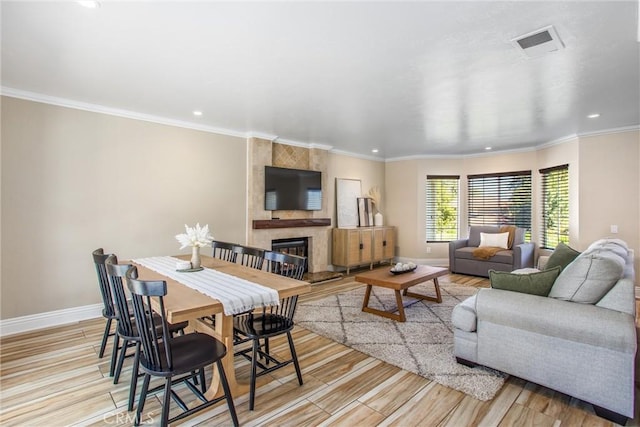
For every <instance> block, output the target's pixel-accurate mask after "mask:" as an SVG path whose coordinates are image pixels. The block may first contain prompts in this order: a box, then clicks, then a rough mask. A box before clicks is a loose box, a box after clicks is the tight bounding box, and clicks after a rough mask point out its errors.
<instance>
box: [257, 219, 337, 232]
mask: <svg viewBox="0 0 640 427" xmlns="http://www.w3.org/2000/svg"><path fill="white" fill-rule="evenodd" d="M330 226H331V218H300V219H256V220H253V229H254V230H262V229H269V228H293V227H330Z"/></svg>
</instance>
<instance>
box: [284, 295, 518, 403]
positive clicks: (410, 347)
mask: <svg viewBox="0 0 640 427" xmlns="http://www.w3.org/2000/svg"><path fill="white" fill-rule="evenodd" d="M365 289H366V287H365V286H364V285H363V286H362V287H360V288H358V289H355V290H352V291H348V292H345V293H341V294H337V295H331V296H327V297H324V298H322V299H318V300H315V301H309V302H304V303H300V304H298V308H297V311H296V315H295V321H296V323H297V324H298V325H300V326H302V327H304V328H306V329H309V330H310V331H313V332H315V333H317V334H318V335H322V336H324V337H327V338H330V339H332V340H334V341H337V342H339V343H342V344H344V345H346V346H349V347H351V348H353V349H355V350H358V351H361V352H363V353H365V354H368V355H369V356H372V357H375V358H377V359H380V360H383V361H385V362H387V363H390V364H392V365H395V366H397V367H399V368H402V369H405V370H407V371H410V372H413V373H415V374H418V375H420V376H423V377H425V378H428V379H430V380H433V381H435V382H437V383H439V384H442V385H444V386H447V387H451V388H453V389H456V390H459V391H461V392H463V393H466V394H468V395H470V396H472V397H474V398H476V399H479V400H490V399H492V398H493V397H494V396H495V394H496V393H497V392H498V391H499V390H500V388H501V387H502V385H503V384H504V381H505V378H506V374H503V373H501V372H498V371H494V370H491V369H488V368H484V367H476V368H469V367H467V366H463V365H460V364H458V363H456V360H455V356H454V355H453V327H452V324H451V311H452V310H453V307H455V305H456V304H458V303H459V302H460V301H463V300H464V299H466V298H468V297H469V296H471V295H474V294H475V293H476V292H477V290H478V289H477V288H472V287H466V286H461V285H456V284H455V283H446V282H445V283H443V282H440V289H441V292H442V303H440V304H438V303H436V302H431V301H424V300H417V299H415V298H409V297H403V300H404V302H405V305H406V304H407V303H409V304H410V305H409V306H408V307H405V314H406V317H407V321H406V322H404V323H403V322H396V321H394V320H391V319H387V318H384V317H381V316H377V315H375V314H370V313H364V312H362V300H363V298H364V292H365ZM412 291H414V292H419V293H422V294H425V295H434V290H433V284H431V282H429V283H428V284H420V285H417V286H415V287H413V288H412ZM369 306H371V307H375V308H379V309H384V310H388V309H391V308H395V307H396V304H395V296H394V293H393V291H391V290H389V289H384V288H377V287H374V288H373V292H372V293H371V298H370V300H369Z"/></svg>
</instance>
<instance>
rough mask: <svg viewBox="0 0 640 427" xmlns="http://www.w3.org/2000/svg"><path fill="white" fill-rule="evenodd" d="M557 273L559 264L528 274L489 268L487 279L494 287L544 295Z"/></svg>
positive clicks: (558, 272)
mask: <svg viewBox="0 0 640 427" xmlns="http://www.w3.org/2000/svg"><path fill="white" fill-rule="evenodd" d="M559 274H560V267H559V266H557V267H554V268H552V269H549V270H544V271H540V272H536V273H529V274H518V273H507V272H506V271H495V270H489V279H490V281H491V287H492V288H494V289H502V290H505V291H514V292H522V293H525V294H531V295H539V296H541V297H546V296H547V295H549V291H550V290H551V287H552V286H553V283H554V282H555V280H556V278H557V277H558V275H559Z"/></svg>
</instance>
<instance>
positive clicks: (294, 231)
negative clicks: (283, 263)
mask: <svg viewBox="0 0 640 427" xmlns="http://www.w3.org/2000/svg"><path fill="white" fill-rule="evenodd" d="M248 144H249V165H248V171H249V174H248V175H249V176H248V180H249V181H248V182H249V185H248V187H249V195H248V196H249V197H248V200H249V202H248V203H249V206H248V211H249V215H248V218H247V221H248V224H247V230H248V233H247V234H248V238H247V240H248V243H249V245H251V246H256V247H259V248H265V249H269V248H271V241H272V240H276V239H290V238H300V237H307V238H308V239H309V259H308V265H309V272H311V273H316V272H320V271H327V270H328V269H329V259H330V258H329V250H330V242H331V226H330V225H329V226H312V227H285V228H266V229H254V228H253V221H254V220H271V219H272V214H273V215H275V216H278V217H280V218H283V219H285V218H286V219H310V218H331V215H330V214H329V209H328V205H329V204H328V203H327V202H326V200H323V203H322V210H320V211H282V212H280V211H278V212H274V213H272V212H271V211H266V210H264V167H265V166H279V167H285V168H297V169H310V170H317V171H321V172H322V189H323V196H324V197H326V195H327V194H328V191H327V189H328V187H327V185H328V184H327V180H328V174H327V157H328V152H327V151H326V150H321V149H316V148H303V147H292V146H285V145H283V144H277V143H273V142H271V141H269V140H266V139H261V138H250V139H249V141H248Z"/></svg>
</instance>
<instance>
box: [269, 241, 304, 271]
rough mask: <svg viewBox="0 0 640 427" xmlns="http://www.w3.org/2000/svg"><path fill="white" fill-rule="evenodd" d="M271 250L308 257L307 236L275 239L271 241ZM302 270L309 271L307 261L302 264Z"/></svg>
mask: <svg viewBox="0 0 640 427" xmlns="http://www.w3.org/2000/svg"><path fill="white" fill-rule="evenodd" d="M271 250H272V251H277V252H284V253H285V254H291V255H298V256H303V257H306V258H307V259H308V258H309V238H308V237H294V238H289V239H275V240H272V241H271ZM304 271H305V272H307V271H309V261H307V263H306V264H305V266H304Z"/></svg>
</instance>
